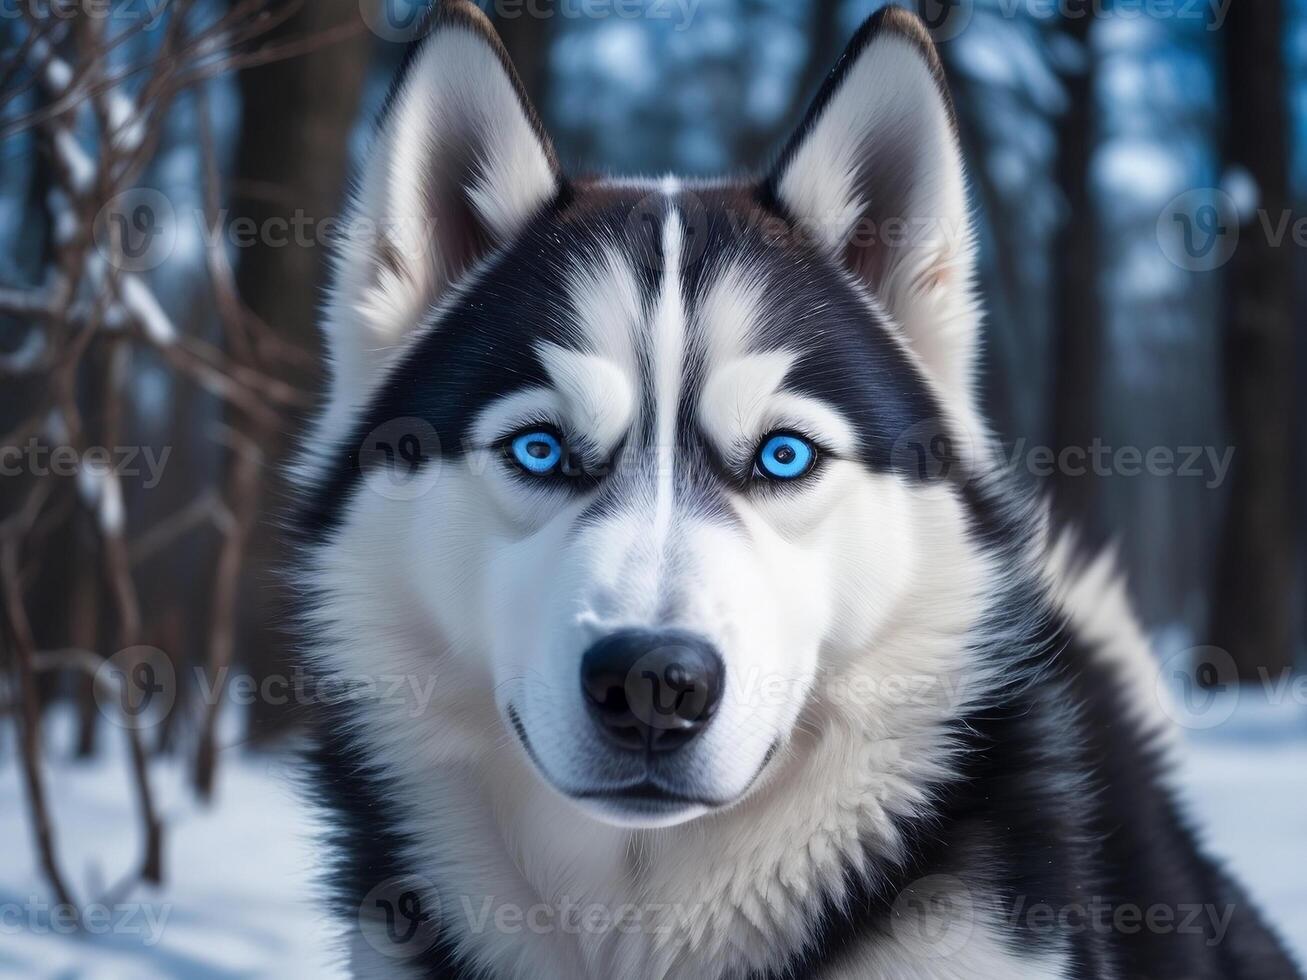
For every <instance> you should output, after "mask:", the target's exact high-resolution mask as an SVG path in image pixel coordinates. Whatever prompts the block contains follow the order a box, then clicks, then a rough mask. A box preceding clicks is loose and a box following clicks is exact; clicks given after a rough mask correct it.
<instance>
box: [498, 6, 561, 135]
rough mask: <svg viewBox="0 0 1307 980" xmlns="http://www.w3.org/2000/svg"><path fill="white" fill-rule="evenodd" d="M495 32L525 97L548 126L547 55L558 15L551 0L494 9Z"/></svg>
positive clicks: (548, 74)
mask: <svg viewBox="0 0 1307 980" xmlns="http://www.w3.org/2000/svg"><path fill="white" fill-rule="evenodd" d="M492 9H497V10H498V13H497V15H496V17H495V20H494V25H495V30H496V31H497V32H498V34H499V38H500V40H501V41H503V42H504V49H505V50H506V51H507V52H508V57H509V60H510V61H512V62H513V67H515V68H516V69H517V74H518V75H519V77H521V79H522V86H523V87H524V88H525V89H526V94H527V97H528V98H530V99H531V103H532V104H533V105H534V106H535V108H536V111H537V112H538V113H540V118H541V119H542V120H543V121H544V123H545V127H546V128H548V125H549V112H550V110H549V94H550V93H549V81H550V78H551V72H550V70H549V54H550V50H551V48H552V46H553V40H554V36H555V34H556V27H555V22H556V21H557V20H558V11H557V9H555V4H554V2H553V0H535V2H534V3H530V4H525V5H523V6H522V7H521V9H518V8H516V7H514V6H513V5H512V4H504V5H502V7H499V6H494V7H492Z"/></svg>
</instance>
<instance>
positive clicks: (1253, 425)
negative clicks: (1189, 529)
mask: <svg viewBox="0 0 1307 980" xmlns="http://www.w3.org/2000/svg"><path fill="white" fill-rule="evenodd" d="M1284 29H1285V18H1284V10H1283V6H1282V2H1281V0H1263V2H1262V3H1258V4H1250V3H1237V4H1233V5H1231V7H1230V11H1229V15H1228V17H1227V19H1226V22H1225V29H1224V31H1223V32H1222V33H1223V35H1224V40H1225V76H1226V86H1227V92H1228V107H1227V113H1226V117H1227V119H1228V130H1227V142H1226V163H1227V165H1228V166H1229V167H1230V168H1238V169H1241V170H1243V171H1246V172H1247V173H1248V175H1249V176H1250V177H1251V178H1252V180H1253V182H1254V184H1255V185H1256V187H1257V188H1258V192H1259V195H1260V200H1259V202H1258V209H1260V211H1261V212H1263V213H1265V214H1266V215H1267V216H1269V221H1270V224H1271V225H1272V227H1273V226H1274V225H1275V224H1276V222H1278V220H1279V218H1280V216H1281V215H1283V214H1285V213H1286V209H1287V208H1288V205H1289V199H1290V198H1289V189H1288V182H1289V177H1288V150H1289V147H1288V142H1287V134H1288V133H1289V132H1290V125H1289V116H1288V107H1287V95H1286V89H1285V72H1284V65H1283V55H1282V52H1281V48H1282V46H1283V43H1284V40H1283V35H1282V32H1283V30H1284ZM1241 219H1242V220H1243V224H1242V226H1241V229H1240V236H1239V242H1238V247H1237V248H1235V250H1234V254H1233V257H1232V259H1231V261H1230V263H1229V265H1228V266H1227V269H1228V280H1227V289H1228V297H1227V303H1228V306H1227V321H1226V327H1225V338H1224V344H1225V371H1226V379H1225V386H1226V400H1227V409H1228V415H1229V425H1230V434H1231V442H1232V445H1233V446H1234V449H1235V453H1234V461H1233V465H1232V467H1231V485H1230V496H1229V500H1228V504H1227V506H1228V510H1227V513H1226V517H1225V527H1224V531H1223V535H1222V540H1221V546H1220V551H1219V556H1218V564H1217V567H1216V570H1215V575H1214V579H1213V591H1212V615H1211V631H1210V637H1209V639H1208V642H1210V643H1211V644H1214V645H1215V646H1218V647H1220V648H1222V649H1224V650H1226V651H1227V652H1228V653H1229V654H1230V656H1231V657H1232V658H1233V660H1234V663H1235V665H1236V669H1237V672H1238V676H1239V678H1240V679H1242V680H1259V679H1260V678H1261V676H1262V672H1264V671H1270V672H1271V673H1272V674H1278V673H1279V672H1280V671H1281V670H1282V669H1284V668H1287V667H1289V666H1290V665H1291V663H1292V633H1293V601H1292V598H1291V591H1292V578H1293V560H1294V555H1293V548H1294V542H1295V540H1296V534H1295V529H1294V526H1293V525H1294V514H1293V493H1292V488H1291V482H1292V473H1293V467H1292V464H1291V461H1292V460H1293V458H1294V452H1293V450H1294V448H1295V441H1294V435H1293V417H1294V416H1293V408H1294V398H1293V364H1294V356H1293V320H1292V310H1291V299H1290V297H1291V287H1290V281H1291V271H1292V250H1291V249H1290V248H1288V247H1287V243H1283V242H1282V243H1280V247H1276V246H1275V245H1273V244H1272V243H1271V241H1270V240H1269V238H1268V236H1267V235H1266V233H1265V232H1264V231H1263V229H1262V224H1261V222H1260V221H1259V219H1258V216H1257V215H1256V214H1249V215H1241Z"/></svg>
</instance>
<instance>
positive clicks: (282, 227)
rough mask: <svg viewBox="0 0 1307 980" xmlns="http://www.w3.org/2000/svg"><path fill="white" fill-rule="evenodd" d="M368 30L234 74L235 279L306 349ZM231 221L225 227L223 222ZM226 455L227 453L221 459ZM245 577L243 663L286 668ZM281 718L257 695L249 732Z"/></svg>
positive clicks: (328, 6)
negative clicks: (242, 231) (240, 238)
mask: <svg viewBox="0 0 1307 980" xmlns="http://www.w3.org/2000/svg"><path fill="white" fill-rule="evenodd" d="M358 21H359V0H312V2H310V3H306V4H304V5H303V6H302V8H301V9H300V10H299V11H298V12H297V13H296V14H295V16H293V17H291V18H290V19H289V20H287V21H286V22H285V23H284V24H281V25H279V26H278V28H277V29H276V30H275V31H274V32H272V33H271V34H270V35H267V36H265V37H263V38H261V39H260V43H261V44H266V43H277V42H284V41H289V40H292V39H303V38H309V37H314V36H318V35H322V34H323V33H324V32H326V31H329V30H331V29H333V28H340V27H341V26H342V25H346V24H349V23H351V22H358ZM376 41H377V39H376V37H375V36H374V35H373V34H371V33H369V32H368V31H366V30H360V31H359V32H357V33H354V34H350V35H348V36H347V37H345V38H344V39H339V38H337V39H335V40H333V41H332V42H331V43H328V44H323V45H321V46H317V47H314V48H313V49H312V50H310V51H309V52H308V53H306V54H302V55H300V56H297V57H293V58H288V59H284V60H278V61H274V62H272V63H271V64H267V65H263V66H261V67H258V68H254V69H250V70H247V71H246V72H244V73H243V74H242V75H241V101H242V105H243V116H242V123H241V134H240V146H239V151H238V161H237V168H236V173H237V175H238V176H237V180H238V183H237V185H236V187H235V188H234V191H235V193H234V194H233V198H234V207H233V215H232V218H233V221H235V220H239V219H253V222H254V225H253V227H254V228H256V229H258V233H257V234H255V235H254V236H253V240H252V243H250V244H249V245H248V247H242V248H241V249H240V254H239V259H238V263H239V264H238V268H237V285H238V289H239V291H240V295H241V297H242V298H243V299H244V301H245V302H246V304H247V305H248V306H249V307H250V309H251V310H252V311H253V312H254V313H255V314H256V315H257V316H259V317H261V318H262V319H263V320H264V321H265V322H267V323H268V324H270V325H271V326H272V327H273V329H274V330H275V331H276V332H277V334H278V335H279V337H280V338H281V339H282V340H284V341H286V342H287V343H289V344H292V345H295V346H296V347H299V348H302V349H303V350H305V351H306V352H309V353H313V352H316V351H317V350H318V349H319V347H318V338H317V332H316V327H315V324H316V319H317V309H318V305H319V301H320V299H321V296H322V293H321V289H322V286H323V284H324V277H325V272H326V269H327V262H326V259H327V256H328V254H329V251H330V250H329V247H328V245H329V242H328V234H334V232H333V231H332V229H331V228H330V226H329V225H324V222H327V221H328V219H330V218H332V217H334V216H335V215H336V214H337V212H338V210H339V208H340V204H341V198H342V194H343V190H344V186H345V177H346V171H347V168H348V163H349V157H348V153H349V136H350V132H351V130H352V127H353V124H354V119H355V115H356V113H357V109H358V103H359V95H360V92H361V91H362V88H363V82H364V77H365V74H366V71H367V66H368V62H369V60H370V57H371V54H372V51H373V45H374V43H376ZM246 225H247V227H248V221H247V222H246ZM288 226H289V230H288ZM239 227H240V226H237V225H234V224H233V225H231V226H230V228H231V230H233V231H235V230H236V229H237V228H239ZM297 227H298V228H300V229H301V230H300V231H296V230H295V229H296V228H297ZM241 244H242V246H244V244H245V243H244V242H242V243H241ZM282 369H283V370H284V366H283V367H282ZM274 370H275V368H274ZM297 380H298V379H297ZM290 435H292V434H291V433H284V432H265V433H263V445H262V449H263V451H264V452H263V456H264V459H265V460H267V461H268V465H269V466H270V467H274V466H275V465H276V464H277V462H278V460H279V459H280V457H281V455H282V453H283V451H284V449H285V448H286V446H287V442H288V437H289V436H290ZM235 465H238V464H237V462H236V461H235V460H234V459H232V458H230V457H229V459H228V461H227V467H228V469H230V468H232V467H233V466H235ZM265 475H267V476H269V477H275V474H273V473H271V472H269V473H266V474H265ZM267 482H274V481H273V480H269V481H267ZM264 496H265V507H264V509H263V512H264V513H268V514H275V513H278V512H279V509H280V507H281V506H282V504H281V503H279V502H280V501H283V500H284V493H281V492H279V491H277V490H276V489H275V488H274V489H273V491H272V492H271V493H267V492H265V494H264ZM274 537H275V536H274V535H271V534H255V535H254V541H255V542H257V544H256V553H255V554H253V555H251V556H250V558H249V564H248V565H247V566H246V567H248V568H251V569H258V570H266V569H271V568H275V567H277V566H278V564H279V562H280V558H281V552H280V550H279V549H278V548H277V546H276V545H275V544H272V543H270V540H271V539H273V538H274ZM244 579H245V581H244V582H243V587H244V596H243V601H242V602H240V603H239V607H240V608H242V609H245V610H253V613H252V617H253V620H254V621H253V622H249V623H245V624H243V629H242V630H241V633H240V634H239V635H240V636H241V641H240V643H239V645H238V649H239V651H240V654H241V655H242V659H243V661H244V665H245V666H246V667H247V668H248V669H249V670H250V672H251V673H252V674H253V675H254V677H255V679H256V680H259V681H262V680H263V679H264V678H267V677H269V676H271V675H286V674H288V672H289V670H290V660H289V657H288V655H287V651H286V650H285V649H284V644H283V643H281V642H279V641H278V639H277V638H276V634H275V633H274V631H273V630H272V629H271V628H270V623H271V622H272V621H274V620H275V618H276V616H277V614H278V611H279V610H278V608H277V604H276V603H275V602H274V603H269V602H268V601H267V599H266V597H267V596H268V595H269V594H276V589H275V580H274V575H273V573H271V572H265V571H259V572H258V573H257V574H253V575H246V576H244ZM287 720H288V718H287V712H285V711H284V710H281V709H278V708H275V707H273V706H270V705H265V704H262V703H259V702H256V704H255V706H254V710H253V711H252V713H251V717H250V724H251V728H252V734H254V735H255V736H258V735H260V734H263V733H268V732H271V731H274V730H276V729H278V728H280V727H281V725H283V724H284V723H285V722H286V721H287Z"/></svg>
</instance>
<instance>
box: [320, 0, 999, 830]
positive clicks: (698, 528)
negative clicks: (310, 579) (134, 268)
mask: <svg viewBox="0 0 1307 980" xmlns="http://www.w3.org/2000/svg"><path fill="white" fill-rule="evenodd" d="M883 23H884V24H888V25H889V27H888V29H886V28H884V27H882V28H881V29H880V30H878V31H877V32H874V33H870V34H868V35H867V36H861V37H859V38H857V39H855V41H854V45H853V48H852V49H851V53H852V57H851V58H849V59H848V60H847V63H846V64H845V65H844V67H843V68H842V69H841V71H840V73H838V74H837V75H836V76H835V77H833V78H832V79H831V81H830V82H828V84H827V87H826V89H825V90H824V92H823V93H822V95H821V96H820V97H819V99H818V102H817V104H816V105H815V106H814V109H813V111H812V113H811V114H810V117H809V119H808V121H807V122H806V123H805V124H804V126H803V127H802V128H801V130H800V132H799V134H798V135H796V137H795V138H794V139H793V140H792V141H791V144H790V146H789V147H788V148H787V150H786V151H785V153H784V154H783V155H782V157H781V160H780V163H779V164H778V165H777V167H776V169H775V171H774V172H773V174H772V175H771V176H770V177H769V178H768V179H767V180H765V181H763V182H761V183H759V184H757V185H751V184H738V185H730V184H717V185H683V184H680V183H678V182H676V181H674V180H670V179H667V180H663V181H658V182H650V183H634V182H627V183H614V184H605V183H602V182H591V181H582V182H569V181H567V180H565V179H564V178H563V177H562V176H561V175H560V173H559V171H558V168H557V165H556V163H555V161H554V158H553V155H552V151H551V150H550V148H549V146H548V144H547V142H546V141H545V138H544V136H543V134H542V133H541V132H540V129H539V127H538V124H537V123H536V121H535V117H534V115H533V113H532V112H531V110H530V109H529V107H527V106H526V105H525V103H524V102H523V101H522V99H521V95H520V92H519V90H518V88H517V87H516V85H515V84H514V81H513V78H512V76H511V74H510V69H508V67H507V66H506V65H505V64H504V63H503V60H502V57H501V52H500V51H499V50H498V49H497V47H496V45H495V43H494V41H493V38H492V37H491V36H490V35H488V33H487V31H488V27H487V26H486V25H485V24H484V22H483V21H482V19H481V18H480V17H479V16H478V15H476V14H475V13H473V12H471V11H470V10H467V9H464V8H462V7H459V6H457V5H455V6H454V7H453V10H452V12H451V13H447V14H446V15H445V18H444V20H443V21H442V22H441V23H440V24H439V25H438V26H437V28H436V30H435V32H434V34H433V36H432V37H431V38H429V39H428V41H427V42H426V45H425V48H424V49H423V52H422V54H421V55H420V56H419V57H418V59H417V60H416V62H415V63H414V65H413V67H412V69H411V70H410V71H409V73H408V75H407V77H406V80H405V81H404V83H403V84H402V85H401V87H400V88H399V89H398V90H397V93H396V96H395V99H394V102H393V105H392V107H391V110H390V114H389V116H388V119H387V121H386V123H385V124H384V125H383V127H382V129H381V132H380V134H379V137H378V146H377V149H376V151H375V152H374V154H373V158H372V161H371V163H370V165H369V167H368V169H367V171H366V172H365V175H364V182H363V185H362V188H361V193H360V197H359V201H358V204H357V206H356V215H355V217H356V219H357V218H359V217H360V216H362V217H363V218H365V219H366V220H367V221H368V222H369V223H370V225H371V226H372V227H375V228H377V229H379V232H380V244H378V243H377V242H371V243H369V244H368V245H363V244H355V245H353V246H352V247H351V248H350V249H347V250H346V252H345V253H344V254H343V255H342V256H341V262H340V268H339V270H338V280H337V288H336V293H335V296H334V301H333V305H332V309H331V316H330V322H329V324H328V329H329V334H330V337H331V341H332V354H333V359H334V362H335V376H334V387H333V399H332V404H331V407H330V409H329V411H328V414H327V417H326V419H325V421H324V425H323V433H322V437H323V438H326V439H328V440H331V441H334V442H335V444H336V446H337V447H343V449H341V452H342V453H345V454H348V455H347V456H346V457H345V459H346V465H345V466H344V468H343V469H342V471H341V472H339V473H335V474H334V475H332V476H330V477H329V478H327V479H326V480H325V487H326V489H325V491H324V495H325V497H326V498H330V499H331V501H332V507H334V508H336V510H335V512H334V513H335V516H334V517H333V518H332V520H331V530H330V534H329V539H330V543H329V545H328V546H327V547H326V548H325V549H324V551H323V555H324V557H321V558H320V568H321V570H322V575H323V579H322V580H323V581H324V582H327V583H330V584H328V585H326V586H324V591H325V594H326V596H327V597H328V598H329V599H330V598H333V597H334V598H335V599H336V600H337V601H338V604H339V607H340V608H341V609H342V610H348V609H354V610H355V611H354V612H353V613H350V612H348V611H343V612H341V613H340V614H339V616H338V617H337V618H336V619H335V620H334V621H333V625H334V627H335V628H336V629H338V630H343V631H344V632H350V633H352V634H354V635H357V636H359V637H361V638H362V640H361V642H362V644H363V645H364V649H361V650H360V649H358V644H357V642H356V643H355V644H354V648H355V649H354V653H355V654H356V655H358V656H360V657H368V656H369V655H370V654H369V651H368V650H367V646H368V645H369V644H372V645H375V647H377V648H379V649H380V650H381V651H383V652H382V653H380V654H378V656H380V657H381V658H382V661H383V662H386V663H389V664H390V665H391V666H392V667H393V668H394V669H401V668H402V669H407V670H418V669H419V665H420V664H422V663H423V662H424V660H426V661H429V662H438V663H440V664H441V668H442V670H443V671H444V676H443V677H442V678H441V683H442V690H441V691H440V693H439V694H438V695H437V697H436V700H435V702H434V706H433V710H432V711H431V712H430V713H428V714H426V715H424V716H423V718H422V719H421V720H420V724H423V725H429V726H431V727H430V728H429V729H428V730H426V731H424V733H423V734H424V735H426V737H427V739H428V740H431V741H435V740H440V739H442V738H447V739H449V740H450V741H451V742H452V741H459V742H460V743H461V744H463V745H464V747H465V748H466V749H467V750H468V751H470V752H472V753H475V752H477V751H478V749H477V745H478V743H479V742H480V743H482V750H483V751H485V752H489V751H491V750H492V748H493V747H494V746H497V745H501V744H502V743H503V741H504V740H505V738H507V739H512V740H516V741H517V742H518V743H519V744H520V748H521V751H523V752H525V753H526V755H527V756H528V757H529V758H530V760H531V764H532V766H533V767H534V769H535V770H536V771H537V773H538V775H539V777H540V778H542V779H543V780H545V781H546V782H548V783H549V784H550V785H552V786H553V787H554V788H556V789H557V790H558V791H560V792H562V793H563V794H565V795H567V796H568V797H570V798H572V799H573V800H575V801H577V803H578V805H579V806H580V807H582V808H583V809H584V810H586V811H587V812H589V813H590V814H592V815H594V816H596V817H598V818H599V819H602V820H606V821H609V822H616V823H621V824H627V825H637V826H654V825H659V824H667V823H676V822H680V821H683V820H686V819H690V818H692V817H694V816H697V815H699V814H702V813H704V812H705V811H708V810H712V809H715V808H719V807H724V806H727V805H730V804H732V803H734V802H735V801H737V800H739V799H740V798H741V797H743V796H744V795H745V794H746V793H747V792H748V791H749V789H750V787H751V786H753V785H754V784H755V783H756V782H757V781H759V779H760V776H761V775H762V774H763V773H764V771H765V770H766V768H767V766H768V763H769V760H770V759H771V758H772V757H773V756H774V755H775V753H776V752H777V751H778V749H780V748H782V747H783V746H784V745H785V743H786V742H787V740H788V739H789V738H790V736H791V734H792V732H793V731H794V729H795V726H796V725H797V724H801V720H802V717H803V713H804V710H805V707H807V706H809V705H811V704H812V702H813V700H814V698H815V697H818V695H817V694H815V693H814V691H815V688H816V686H817V684H818V682H819V680H820V679H821V678H823V677H826V676H830V675H832V674H839V673H840V672H842V671H845V670H847V669H850V665H851V664H854V663H855V662H859V661H861V662H862V664H863V666H862V668H861V669H862V671H863V672H864V673H866V672H867V671H868V670H869V669H870V670H872V671H874V669H875V668H874V666H873V667H871V668H868V667H867V665H866V662H865V661H866V657H867V654H868V651H871V652H872V653H873V654H874V651H875V647H876V643H877V637H878V636H879V635H880V634H881V633H882V632H883V631H884V630H885V629H887V628H888V627H887V624H888V623H889V622H890V621H892V620H893V619H894V617H896V616H898V615H902V614H903V611H904V610H905V608H906V607H907V605H908V602H909V599H910V594H911V593H912V591H913V590H914V589H918V588H919V587H920V583H921V580H922V573H923V569H922V567H921V566H922V563H923V561H924V560H925V558H924V556H931V555H934V554H936V552H937V550H938V549H937V548H936V547H935V545H934V544H933V543H932V538H933V536H942V535H944V534H947V533H950V532H951V533H956V534H959V535H961V533H962V529H961V528H960V527H958V526H956V523H957V521H958V510H957V508H956V506H955V505H954V502H953V501H952V500H951V497H950V493H949V491H948V490H947V489H942V488H941V487H940V486H939V485H938V484H935V483H929V482H925V481H923V479H922V477H923V476H924V475H925V474H923V473H922V472H920V469H921V466H922V462H923V457H922V455H921V454H922V453H923V451H926V452H931V451H935V449H936V448H937V446H938V441H939V439H940V438H941V437H946V436H947V435H948V434H949V431H950V422H949V421H948V420H946V419H945V418H944V417H943V412H942V409H941V407H940V405H939V404H938V400H937V398H936V396H935V394H934V392H935V391H936V390H937V386H938V385H941V384H951V385H955V386H959V387H960V388H961V389H962V390H963V391H965V389H966V386H967V385H968V383H969V379H968V373H969V370H970V360H971V351H970V345H971V331H972V330H973V329H974V324H973V321H974V316H973V313H972V308H971V302H970V297H969V293H968V282H967V279H968V275H969V261H970V258H969V237H968V228H967V222H966V214H965V206H964V202H963V198H964V195H963V191H962V184H961V174H960V169H959V164H958V159H957V150H956V145H955V141H954V138H953V134H952V130H951V123H950V120H949V117H948V110H947V104H946V100H945V98H944V96H943V95H942V93H941V90H940V88H939V86H938V82H937V66H936V63H935V61H934V58H933V52H932V51H931V50H930V48H929V42H928V41H927V40H925V38H924V35H922V34H921V33H919V31H918V30H917V28H916V27H915V23H914V22H912V21H910V20H908V19H907V18H889V19H888V20H886V21H884V22H883ZM868 93H872V94H873V95H874V98H869V97H868ZM415 216H420V218H417V219H415ZM369 488H371V489H372V490H375V491H376V492H375V493H369V492H368V490H369ZM951 525H953V526H951ZM349 576H353V579H354V581H355V582H356V583H357V582H359V581H360V580H361V581H362V582H363V583H364V584H355V585H353V586H344V585H342V584H341V583H342V582H344V581H345V580H346V578H347V577H349ZM349 593H353V594H352V595H351V594H349ZM360 603H364V604H366V605H367V607H368V608H367V610H366V612H363V611H360V608H359V604H360ZM351 616H352V617H353V618H352V620H351ZM342 620H346V621H342ZM369 637H371V638H373V639H371V640H369ZM372 663H373V664H374V665H375V664H376V663H377V660H376V659H373V660H372ZM336 666H340V663H339V661H337V662H336ZM899 666H901V665H899ZM356 669H359V668H356ZM377 669H380V667H378V668H377ZM885 669H886V670H889V669H891V668H890V666H889V665H886V666H885ZM924 669H928V665H927V666H923V670H924ZM481 704H485V705H489V704H493V711H494V718H493V722H492V723H487V719H486V718H485V717H481V718H480V719H479V724H478V722H477V721H475V720H472V719H471V718H470V717H469V716H470V715H473V714H475V713H476V708H475V706H476V705H481ZM412 723H413V722H412V720H411V719H409V720H407V721H405V722H403V724H410V725H411V724H412ZM395 724H400V723H399V722H395Z"/></svg>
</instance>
